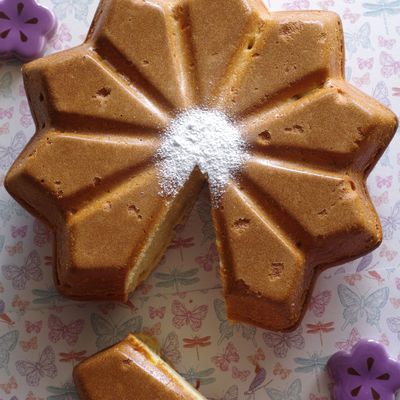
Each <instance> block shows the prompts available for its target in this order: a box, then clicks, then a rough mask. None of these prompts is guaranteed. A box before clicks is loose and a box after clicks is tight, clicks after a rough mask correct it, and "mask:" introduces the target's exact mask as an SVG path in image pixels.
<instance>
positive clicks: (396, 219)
mask: <svg viewBox="0 0 400 400" xmlns="http://www.w3.org/2000/svg"><path fill="white" fill-rule="evenodd" d="M381 220H382V227H383V237H384V239H387V240H391V239H392V238H393V234H394V233H395V232H397V230H398V229H400V201H398V202H397V203H396V204H395V205H394V206H393V208H392V212H391V215H389V216H387V217H386V216H381Z"/></svg>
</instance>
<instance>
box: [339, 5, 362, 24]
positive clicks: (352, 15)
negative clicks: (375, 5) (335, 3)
mask: <svg viewBox="0 0 400 400" xmlns="http://www.w3.org/2000/svg"><path fill="white" fill-rule="evenodd" d="M360 17H361V15H360V14H355V13H352V12H351V10H350V9H349V8H346V9H345V10H344V14H343V18H344V19H346V20H348V21H350V23H351V24H355V23H356V22H357V21H358V19H359V18H360Z"/></svg>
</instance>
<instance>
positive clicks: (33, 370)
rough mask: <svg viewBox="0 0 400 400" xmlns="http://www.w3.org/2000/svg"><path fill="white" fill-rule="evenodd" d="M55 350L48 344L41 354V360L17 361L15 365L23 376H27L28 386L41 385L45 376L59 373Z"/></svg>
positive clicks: (52, 376)
mask: <svg viewBox="0 0 400 400" xmlns="http://www.w3.org/2000/svg"><path fill="white" fill-rule="evenodd" d="M54 362H55V354H54V350H53V349H52V348H51V347H50V346H47V347H46V348H45V349H44V350H43V352H42V354H41V355H40V358H39V362H36V363H34V362H31V361H17V362H16V364H15V366H16V368H17V371H18V373H19V374H20V375H21V376H25V377H26V383H27V384H28V386H39V382H40V380H41V379H42V378H44V377H45V376H47V377H49V378H54V377H55V376H56V375H57V367H56V365H55V363H54Z"/></svg>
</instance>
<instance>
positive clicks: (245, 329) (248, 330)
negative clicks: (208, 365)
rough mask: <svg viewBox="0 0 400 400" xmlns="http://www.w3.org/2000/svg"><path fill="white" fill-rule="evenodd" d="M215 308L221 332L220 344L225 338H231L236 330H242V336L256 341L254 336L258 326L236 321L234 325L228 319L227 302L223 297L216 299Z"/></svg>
mask: <svg viewBox="0 0 400 400" xmlns="http://www.w3.org/2000/svg"><path fill="white" fill-rule="evenodd" d="M214 310H215V314H216V315H217V318H218V320H219V321H220V324H219V332H220V334H221V335H220V338H219V339H218V344H221V343H222V341H223V340H225V339H226V340H228V339H230V338H231V337H232V336H233V334H234V332H235V330H236V331H237V332H238V331H241V332H242V337H243V338H244V339H246V340H251V341H253V343H254V337H255V335H256V328H255V327H254V326H249V325H246V324H240V323H236V324H235V325H233V324H232V323H231V322H230V321H228V319H227V317H226V313H225V304H224V302H223V301H222V300H221V299H215V300H214Z"/></svg>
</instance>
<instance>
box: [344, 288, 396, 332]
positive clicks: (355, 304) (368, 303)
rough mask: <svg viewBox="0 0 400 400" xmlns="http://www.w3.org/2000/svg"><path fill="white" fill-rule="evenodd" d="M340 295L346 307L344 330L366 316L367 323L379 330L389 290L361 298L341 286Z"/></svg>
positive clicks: (383, 289)
mask: <svg viewBox="0 0 400 400" xmlns="http://www.w3.org/2000/svg"><path fill="white" fill-rule="evenodd" d="M338 295H339V299H340V302H341V304H342V305H343V307H344V310H343V318H344V320H345V322H344V324H343V326H342V329H345V328H346V327H347V326H348V325H354V324H355V323H356V322H357V321H358V319H359V317H361V318H363V317H364V316H366V321H367V323H368V324H369V325H371V326H376V327H377V328H379V320H380V318H381V310H382V309H383V307H385V305H386V303H387V301H388V298H389V288H387V287H385V288H381V289H378V290H376V291H375V292H373V293H372V294H370V295H369V296H367V297H365V296H361V295H359V294H357V293H356V292H353V291H352V290H351V289H350V288H349V287H347V286H345V285H343V284H340V285H339V286H338Z"/></svg>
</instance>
